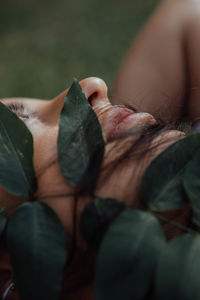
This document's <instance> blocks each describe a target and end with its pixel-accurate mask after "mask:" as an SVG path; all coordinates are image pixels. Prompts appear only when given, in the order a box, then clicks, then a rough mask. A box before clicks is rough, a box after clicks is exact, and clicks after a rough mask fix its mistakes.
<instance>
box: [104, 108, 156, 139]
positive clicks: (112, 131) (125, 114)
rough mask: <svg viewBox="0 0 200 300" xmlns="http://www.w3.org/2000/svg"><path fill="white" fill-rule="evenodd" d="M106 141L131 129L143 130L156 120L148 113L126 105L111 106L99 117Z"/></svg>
mask: <svg viewBox="0 0 200 300" xmlns="http://www.w3.org/2000/svg"><path fill="white" fill-rule="evenodd" d="M99 121H100V123H101V126H102V129H103V133H104V137H105V139H106V141H111V140H112V139H113V138H115V137H117V136H118V135H120V134H121V133H122V132H126V131H129V130H131V129H133V128H134V129H138V130H142V128H143V127H144V126H148V125H149V126H150V125H152V124H154V123H155V122H156V120H155V119H154V118H153V116H152V115H150V114H148V113H143V112H141V113H136V112H134V111H132V110H130V109H128V108H126V107H117V106H111V107H109V109H108V110H106V111H105V112H103V114H102V115H101V117H99Z"/></svg>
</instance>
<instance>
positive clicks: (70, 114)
mask: <svg viewBox="0 0 200 300" xmlns="http://www.w3.org/2000/svg"><path fill="white" fill-rule="evenodd" d="M103 155H104V141H103V136H102V131H101V126H100V124H99V121H98V118H97V116H96V114H95V113H94V111H93V109H92V107H91V105H90V104H89V102H88V100H87V99H86V97H85V95H84V94H83V92H82V90H81V87H80V85H79V83H78V82H77V81H76V80H75V81H74V83H73V84H72V86H71V88H70V90H69V92H68V94H67V96H66V99H65V102H64V106H63V109H62V112H61V114H60V118H59V135H58V160H59V165H60V169H61V171H62V174H63V175H64V177H65V178H66V180H67V181H68V182H69V183H71V184H72V185H73V186H77V185H79V184H81V183H82V180H83V176H84V179H85V180H84V190H89V189H90V188H91V187H93V186H94V184H95V181H96V178H97V175H98V173H99V170H100V167H101V163H102V159H103Z"/></svg>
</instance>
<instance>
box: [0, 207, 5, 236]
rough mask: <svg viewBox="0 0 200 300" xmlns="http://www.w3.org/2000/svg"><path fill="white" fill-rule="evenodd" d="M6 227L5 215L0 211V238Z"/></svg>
mask: <svg viewBox="0 0 200 300" xmlns="http://www.w3.org/2000/svg"><path fill="white" fill-rule="evenodd" d="M5 226H6V215H5V211H4V210H0V236H1V234H2V232H3V231H4V228H5Z"/></svg>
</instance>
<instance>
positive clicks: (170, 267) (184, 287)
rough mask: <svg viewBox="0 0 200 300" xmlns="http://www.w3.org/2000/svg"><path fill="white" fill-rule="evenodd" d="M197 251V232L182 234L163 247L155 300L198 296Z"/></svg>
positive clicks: (199, 243)
mask: <svg viewBox="0 0 200 300" xmlns="http://www.w3.org/2000/svg"><path fill="white" fill-rule="evenodd" d="M199 253H200V236H199V234H198V235H196V234H194V235H191V234H184V235H182V236H181V237H178V238H176V239H174V240H173V241H172V242H170V243H169V244H168V245H167V246H166V247H165V248H164V249H163V252H162V254H161V255H160V259H159V263H158V269H157V272H156V299H157V300H169V299H170V300H197V299H200V285H199V270H200V255H199Z"/></svg>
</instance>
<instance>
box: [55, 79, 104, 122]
mask: <svg viewBox="0 0 200 300" xmlns="http://www.w3.org/2000/svg"><path fill="white" fill-rule="evenodd" d="M79 84H80V86H81V88H82V91H83V93H84V94H85V96H86V98H87V99H88V101H89V102H90V104H91V106H92V107H93V108H98V107H99V106H102V105H105V104H108V103H109V104H110V102H109V100H108V97H107V90H108V89H107V86H106V84H105V82H104V81H103V80H102V79H100V78H97V77H89V78H86V79H83V80H81V81H80V82H79ZM68 91H69V89H67V90H65V91H64V92H62V93H61V94H59V95H58V96H57V97H56V98H54V99H53V100H52V101H50V103H49V106H50V109H51V112H54V116H55V115H57V117H58V116H59V114H60V112H61V110H62V107H63V104H64V99H65V96H66V95H67V93H68Z"/></svg>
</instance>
